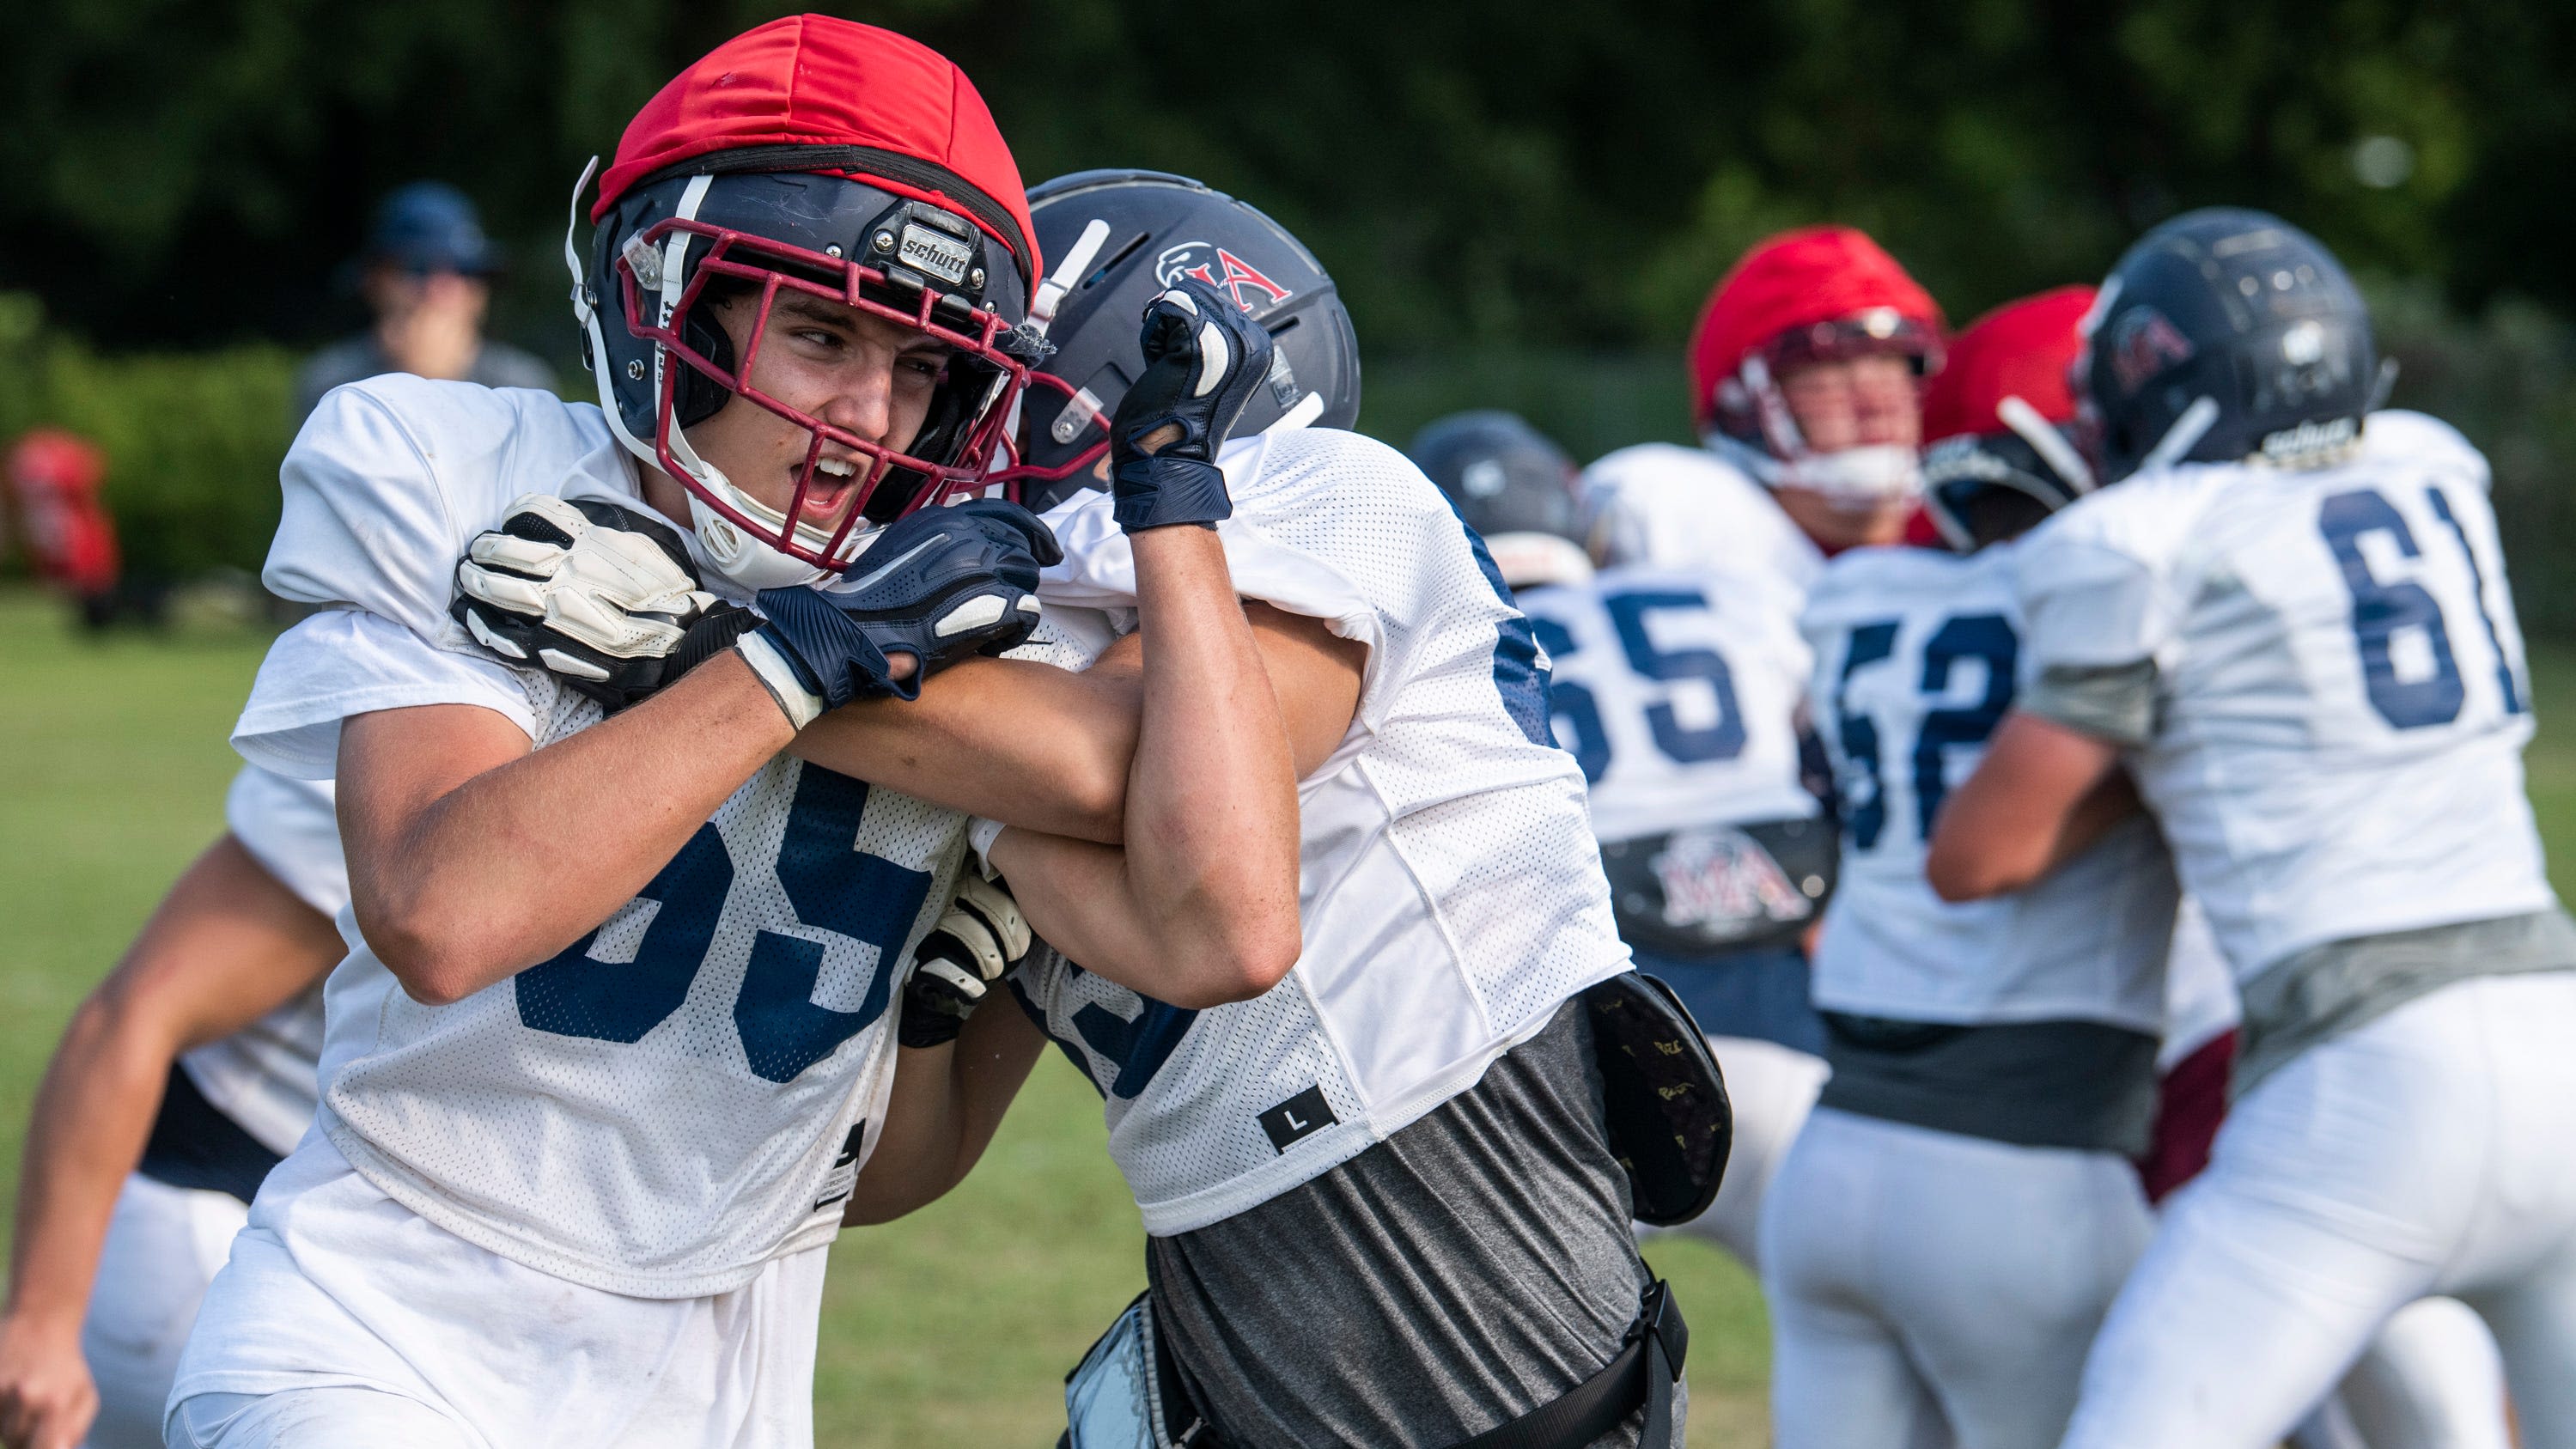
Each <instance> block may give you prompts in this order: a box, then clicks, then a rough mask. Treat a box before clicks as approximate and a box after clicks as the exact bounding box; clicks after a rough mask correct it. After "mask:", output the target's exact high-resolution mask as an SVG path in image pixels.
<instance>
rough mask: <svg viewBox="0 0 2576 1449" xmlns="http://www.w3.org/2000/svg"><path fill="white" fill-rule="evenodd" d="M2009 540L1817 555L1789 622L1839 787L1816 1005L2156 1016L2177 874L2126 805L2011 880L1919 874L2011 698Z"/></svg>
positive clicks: (2029, 1017)
mask: <svg viewBox="0 0 2576 1449" xmlns="http://www.w3.org/2000/svg"><path fill="white" fill-rule="evenodd" d="M2017 547H2018V546H2017V545H2015V544H2009V543H2005V544H1996V545H1993V546H1991V547H1988V548H1986V549H1983V550H1981V551H1979V552H1977V553H1974V554H1968V555H1960V554H1955V553H1950V552H1946V551H1936V550H1933V549H1927V548H1905V547H1899V548H1873V549H1860V550H1855V551H1854V552H1851V553H1847V554H1844V555H1842V556H1840V557H1838V558H1836V559H1834V560H1833V561H1832V562H1831V563H1829V564H1827V565H1826V566H1825V571H1824V574H1823V577H1822V578H1820V579H1819V580H1818V581H1817V584H1816V587H1815V591H1814V592H1813V593H1812V594H1810V595H1809V597H1808V602H1807V613H1806V618H1805V622H1804V628H1805V630H1806V635H1807V639H1808V642H1809V643H1811V644H1812V645H1813V646H1814V648H1815V660H1816V673H1815V683H1814V689H1813V692H1812V694H1811V695H1810V698H1811V699H1812V700H1813V701H1814V706H1815V710H1816V714H1817V720H1816V726H1817V729H1818V730H1819V732H1820V733H1822V735H1823V736H1824V740H1825V748H1826V752H1827V753H1828V755H1829V756H1830V757H1831V758H1832V760H1833V765H1834V779H1835V783H1836V786H1837V788H1838V790H1839V792H1840V794H1841V798H1842V803H1843V811H1842V813H1843V853H1842V875H1841V879H1840V881H1839V882H1838V884H1837V886H1836V893H1835V896H1834V900H1833V904H1832V906H1831V907H1830V908H1829V909H1828V910H1827V912H1826V916H1825V930H1824V936H1823V939H1822V940H1821V941H1820V942H1819V943H1818V945H1817V948H1816V957H1815V999H1816V1005H1817V1006H1818V1007H1819V1008H1821V1009H1823V1010H1826V1011H1834V1012H1847V1013H1851V1014H1854V1015H1861V1016H1876V1017H1891V1018H1896V1019H1899V1020H1904V1021H1912V1022H1953V1023H1963V1024H1964V1023H1989V1022H2015V1021H2049V1020H2079V1021H2095V1022H2103V1023H2107V1024H2110V1025H2114V1026H2121V1027H2126V1028H2128V1029H2130V1030H2132V1031H2137V1032H2142V1033H2145V1034H2147V1035H2150V1036H2153V1035H2157V1034H2159V1033H2160V1032H2161V1031H2162V1030H2163V1024H2164V1017H2165V998H2164V969H2165V960H2166V956H2167V952H2168V949H2169V943H2170V939H2171V936H2172V932H2173V923H2174V909H2175V905H2176V898H2177V894H2178V892H2177V888H2176V886H2175V883H2174V870H2173V866H2172V864H2171V861H2170V859H2169V857H2168V856H2167V855H2166V852H2165V847H2164V843H2163V841H2162V840H2161V839H2159V838H2158V836H2157V834H2156V826H2155V822H2154V821H2152V820H2150V819H2148V818H2146V817H2145V816H2144V815H2139V816H2136V817H2133V818H2131V819H2129V820H2126V821H2124V822H2122V823H2121V824H2119V825H2118V826H2116V827H2114V828H2113V829H2112V831H2111V833H2110V834H2109V835H2107V836H2105V837H2104V838H2103V839H2102V840H2101V841H2099V842H2097V843H2096V844H2095V845H2094V846H2093V847H2092V848H2091V849H2089V850H2087V851H2085V852H2084V853H2083V854H2082V855H2079V856H2077V857H2076V858H2075V859H2073V860H2071V861H2068V862H2067V863H2066V864H2065V865H2063V866H2061V867H2059V868H2058V869H2057V870H2055V871H2053V872H2051V873H2050V874H2049V875H2048V876H2046V877H2045V878H2044V879H2042V880H2040V881H2039V882H2038V883H2037V884H2035V885H2033V886H2031V887H2030V888H2029V889H2027V890H2023V891H2018V892H2015V893H2013V894H2011V895H2007V896H2001V897H1998V898H1996V899H1993V900H1986V901H1973V902H1969V903H1966V904H1963V905H1952V904H1949V903H1948V902H1945V901H1943V900H1942V899H1941V898H1940V897H1939V896H1937V895H1935V894H1933V892H1932V887H1931V885H1930V884H1929V883H1928V882H1927V881H1925V879H1924V876H1923V860H1924V854H1925V842H1926V838H1927V837H1928V835H1929V834H1930V831H1931V825H1932V820H1933V818H1934V816H1935V815H1936V814H1937V813H1938V812H1939V810H1940V808H1941V802H1942V799H1943V798H1944V797H1945V796H1946V795H1947V794H1948V793H1949V791H1950V790H1951V788H1952V787H1954V786H1956V785H1957V784H1959V783H1960V782H1961V781H1964V780H1966V779H1967V778H1968V776H1969V775H1970V773H1972V772H1973V771H1974V770H1975V769H1976V767H1977V761H1978V760H1979V759H1981V758H1983V757H1984V754H1985V743H1986V737H1987V735H1988V734H1990V733H1991V732H1992V731H1993V730H1994V728H1995V726H1996V725H1997V724H1998V723H1999V722H2001V721H2002V719H2003V717H2004V712H2005V711H2006V710H2008V709H2009V708H2011V706H2012V703H2013V697H2014V692H2015V687H2016V670H2017V668H2018V667H2019V665H2020V663H2021V660H2022V653H2023V648H2024V645H2023V642H2022V641H2023V635H2024V632H2025V631H2024V629H2023V626H2022V621H2021V617H2020V611H2019V609H2018V608H2017V607H2016V605H2015V602H2014V597H2013V583H2012V581H2013V560H2014V555H2015V552H2016V549H2017Z"/></svg>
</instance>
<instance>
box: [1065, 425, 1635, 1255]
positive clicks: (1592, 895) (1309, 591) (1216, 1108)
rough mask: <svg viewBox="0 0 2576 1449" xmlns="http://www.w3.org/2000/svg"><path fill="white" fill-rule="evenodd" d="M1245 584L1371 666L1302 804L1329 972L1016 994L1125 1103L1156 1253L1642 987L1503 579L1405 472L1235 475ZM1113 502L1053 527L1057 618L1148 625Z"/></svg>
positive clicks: (1275, 445) (1297, 444)
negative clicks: (1625, 978) (1211, 1004)
mask: <svg viewBox="0 0 2576 1449" xmlns="http://www.w3.org/2000/svg"><path fill="white" fill-rule="evenodd" d="M1224 462H1225V466H1226V472H1227V478H1228V483H1229V486H1230V487H1231V489H1232V491H1233V495H1234V503H1235V515H1234V517H1233V518H1232V519H1229V520H1228V521H1227V522H1226V523H1225V524H1224V525H1223V526H1221V527H1220V529H1219V534H1220V536H1221V537H1222V538H1223V540H1224V542H1225V546H1226V556H1227V561H1228V563H1229V565H1230V566H1231V567H1232V569H1233V572H1234V582H1235V587H1236V589H1237V590H1238V591H1239V592H1241V593H1243V594H1245V595H1248V596H1250V597H1253V598H1257V599H1261V600H1263V601H1265V602H1268V603H1271V604H1274V605H1276V606H1278V607H1280V608H1282V609H1285V610H1288V611H1290V612H1293V613H1300V614H1305V615H1307V616H1309V617H1313V618H1318V619H1322V620H1323V621H1325V623H1326V624H1327V625H1328V626H1329V627H1330V628H1332V629H1333V631H1334V632H1335V633H1337V634H1340V635H1341V636H1342V637H1345V638H1351V639H1357V640H1361V641H1363V642H1365V643H1367V644H1368V646H1369V661H1368V665H1367V672H1366V676H1365V678H1364V681H1363V685H1362V691H1361V698H1360V701H1359V706H1358V710H1357V716H1356V718H1355V719H1354V721H1353V724H1352V728H1351V730H1350V733H1349V734H1348V735H1347V736H1346V737H1345V739H1344V740H1343V742H1342V745H1341V747H1340V748H1339V749H1338V750H1337V751H1336V752H1335V753H1334V754H1333V755H1332V756H1331V758H1329V759H1328V760H1326V761H1325V762H1324V764H1323V765H1321V766H1320V767H1319V768H1318V769H1317V770H1316V771H1315V772H1314V773H1313V774H1311V775H1309V776H1308V777H1307V778H1306V779H1305V780H1303V781H1302V782H1300V786H1299V805H1300V812H1299V813H1300V829H1301V835H1302V848H1301V854H1300V869H1299V873H1298V893H1299V907H1300V911H1299V915H1300V920H1301V923H1302V927H1303V933H1304V945H1305V950H1304V953H1303V954H1302V955H1301V956H1300V958H1299V960H1298V962H1297V965H1296V967H1295V968H1294V969H1293V970H1291V971H1290V972H1289V973H1288V976H1287V978H1286V979H1285V980H1283V981H1282V982H1281V983H1280V984H1279V985H1278V986H1277V987H1275V988H1273V989H1272V990H1271V991H1270V992H1268V993H1267V994H1265V995H1263V996H1261V997H1258V998H1256V999H1254V1000H1251V1001H1244V1002H1236V1003H1232V1004H1230V1005H1226V1006H1221V1007H1217V1008H1214V1009H1212V1010H1208V1011H1198V1012H1190V1011H1183V1010H1179V1009H1177V1008H1174V1007H1171V1006H1167V1005H1164V1004H1162V1003H1159V1002H1154V1001H1151V1000H1148V999H1147V998H1145V997H1143V996H1140V995H1138V994H1137V993H1135V992H1132V991H1129V990H1127V989H1126V988H1124V987H1120V986H1117V985H1115V984H1113V983H1110V982H1107V981H1103V980H1102V979H1101V978H1099V977H1097V976H1093V975H1091V974H1089V973H1087V972H1084V971H1082V970H1081V969H1080V968H1079V967H1077V966H1073V965H1070V964H1068V963H1065V962H1062V961H1061V960H1048V961H1042V962H1040V963H1036V964H1035V965H1034V966H1033V967H1032V968H1031V969H1026V970H1023V971H1022V972H1021V973H1020V974H1019V976H1018V977H1017V978H1015V985H1016V988H1017V989H1018V990H1019V992H1020V994H1021V997H1022V999H1023V1001H1024V1002H1025V1003H1026V1004H1027V1005H1028V1007H1029V1009H1030V1011H1031V1012H1032V1014H1033V1015H1034V1016H1036V1017H1037V1019H1038V1020H1039V1021H1040V1022H1041V1023H1042V1024H1043V1025H1044V1026H1045V1028H1046V1029H1047V1031H1048V1033H1049V1034H1050V1035H1051V1036H1053V1037H1054V1038H1055V1039H1056V1040H1057V1041H1058V1042H1059V1043H1060V1044H1062V1045H1063V1046H1064V1048H1065V1050H1066V1051H1067V1053H1068V1054H1069V1055H1070V1056H1072V1057H1073V1059H1074V1060H1075V1061H1076V1063H1077V1064H1079V1065H1081V1066H1082V1067H1084V1069H1085V1070H1086V1071H1087V1072H1088V1073H1089V1074H1090V1076H1091V1077H1092V1079H1093V1081H1094V1083H1095V1084H1096V1085H1098V1086H1099V1088H1100V1089H1101V1092H1102V1095H1103V1097H1104V1098H1105V1099H1106V1110H1107V1114H1108V1120H1109V1141H1110V1151H1111V1154H1112V1155H1113V1156H1114V1157H1115V1158H1116V1159H1117V1161H1118V1164H1119V1167H1120V1169H1121V1171H1122V1172H1123V1173H1124V1174H1125V1176H1126V1178H1127V1182H1128V1186H1129V1188H1130V1189H1131V1190H1132V1191H1133V1192H1134V1193H1135V1196H1136V1202H1137V1205H1138V1207H1139V1208H1140V1209H1141V1210H1142V1212H1143V1214H1144V1220H1145V1228H1146V1231H1148V1232H1152V1233H1161V1234H1169V1233H1177V1232H1185V1231H1188V1230H1189V1229H1191V1228H1194V1227H1199V1226H1203V1225H1205V1224H1207V1223H1210V1222H1215V1221H1218V1220H1220V1219H1223V1218H1227V1217H1231V1216H1234V1215H1235V1214H1237V1213H1240V1212H1243V1211H1245V1210H1247V1209H1249V1208H1251V1207H1254V1206H1256V1205H1258V1204H1260V1203H1262V1202H1265V1201H1267V1200H1268V1199H1269V1198H1271V1197H1273V1196H1275V1195H1276V1194H1278V1193H1280V1192H1284V1191H1286V1190H1287V1189H1289V1188H1291V1187H1294V1186H1296V1185H1298V1184H1299V1183H1302V1182H1305V1181H1308V1180H1310V1179H1312V1178H1313V1177H1315V1176H1316V1175H1317V1174H1319V1173H1322V1172H1324V1171H1327V1170H1329V1169H1331V1168H1332V1167H1334V1166H1335V1165H1337V1164H1339V1163H1342V1162H1345V1161H1348V1160H1349V1159H1350V1158H1351V1157H1352V1156H1354V1155H1356V1154H1357V1153H1359V1152H1361V1151H1363V1150H1365V1149H1366V1148H1367V1147H1368V1146H1370V1145H1371V1144H1372V1143H1375V1142H1378V1141H1380V1140H1383V1139H1384V1138H1385V1137H1386V1136H1387V1135H1388V1134H1390V1133H1393V1132H1395V1131H1397V1130H1398V1129H1400V1128H1402V1127H1404V1126H1405V1125H1406V1124H1408V1123H1410V1122H1412V1121H1414V1120H1416V1119H1418V1118H1419V1117H1421V1116H1422V1115H1423V1114H1424V1113H1426V1112H1429V1111H1430V1110H1431V1109H1433V1108H1434V1107H1437V1106H1438V1105H1439V1104H1440V1103H1442V1102H1444V1101H1446V1100H1448V1099H1449V1098H1450V1097H1451V1096H1453V1095H1455V1094H1456V1093H1457V1092H1459V1091H1461V1090H1464V1089H1465V1088H1467V1087H1469V1086H1471V1085H1473V1084H1474V1083H1475V1082H1476V1081H1477V1079H1478V1078H1479V1077H1480V1076H1481V1075H1482V1073H1483V1072H1484V1069H1485V1067H1486V1066H1487V1064H1489V1063H1490V1062H1491V1061H1492V1060H1493V1059H1494V1058H1495V1057H1496V1056H1498V1055H1500V1054H1501V1053H1502V1052H1504V1051H1506V1050H1508V1049H1509V1048H1510V1047H1511V1046H1512V1045H1514V1044H1516V1043H1518V1042H1519V1041H1521V1040H1524V1039H1526V1038H1527V1037H1528V1036H1529V1035H1530V1034H1531V1033H1533V1032H1535V1031H1536V1030H1538V1028H1540V1027H1541V1026H1543V1025H1545V1024H1546V1022H1547V1021H1548V1019H1549V1018H1550V1017H1551V1016H1552V1015H1553V1013H1554V1012H1555V1010H1556V1008H1557V1007H1558V1006H1559V1005H1560V1004H1561V1003H1562V1002H1564V1001H1565V1000H1566V998H1567V997H1569V996H1571V995H1572V994H1573V993H1575V992H1577V991H1579V990H1581V989H1582V988H1584V987H1586V986H1589V985H1591V984H1592V983H1594V982H1596V981H1599V980H1601V979H1603V978H1605V977H1608V976H1610V975H1613V974H1616V973H1617V972H1619V971H1621V970H1624V969H1626V967H1627V964H1628V954H1627V950H1626V948H1625V947H1624V946H1622V945H1621V944H1620V942H1619V938H1618V932H1617V929H1616V927H1615V925H1614V923H1613V921H1612V919H1611V913H1610V899H1609V888H1608V884H1607V882H1606V881H1605V880H1604V879H1603V877H1602V873H1601V865H1600V859H1599V853H1598V851H1597V849H1596V848H1595V846H1594V844H1593V841H1592V837H1591V833H1590V831H1589V829H1588V828H1587V825H1586V822H1585V816H1584V801H1583V782H1582V776H1581V773H1580V771H1579V770H1578V769H1577V767H1576V766H1575V763H1574V760H1573V758H1572V757H1571V756H1569V755H1568V754H1566V753H1565V752H1564V751H1563V750H1560V749H1558V748H1556V746H1555V745H1554V743H1553V742H1552V741H1551V740H1550V738H1549V736H1548V721H1547V702H1546V687H1547V676H1546V670H1545V666H1544V664H1543V662H1542V655H1541V654H1540V651H1539V649H1538V646H1537V643H1536V640H1535V638H1534V637H1533V634H1532V631H1531V629H1530V626H1529V623H1528V621H1527V620H1526V619H1524V618H1523V617H1522V616H1521V614H1520V613H1519V611H1518V610H1516V609H1515V608H1514V607H1513V606H1512V604H1511V603H1510V596H1509V593H1508V591H1507V590H1505V589H1504V588H1503V586H1502V584H1501V581H1500V577H1499V575H1498V574H1497V573H1496V572H1495V570H1494V568H1493V566H1492V563H1491V561H1490V559H1488V558H1486V557H1485V556H1484V554H1483V550H1482V547H1481V545H1480V544H1479V542H1478V541H1477V540H1476V539H1475V537H1474V535H1472V534H1470V533H1469V532H1468V531H1467V529H1466V527H1465V526H1464V525H1463V524H1461V523H1460V522H1459V521H1458V518H1457V515H1456V514H1455V513H1454V512H1453V511H1452V510H1451V509H1450V508H1449V506H1448V504H1447V503H1446V502H1445V501H1444V500H1443V499H1442V498H1441V496H1440V494H1439V492H1438V490H1437V489H1435V488H1433V487H1432V486H1431V484H1430V482H1429V480H1427V479H1425V478H1424V477H1423V476H1422V475H1421V473H1420V472H1419V471H1417V470H1416V469H1415V468H1414V467H1413V466H1412V465H1411V464H1410V463H1408V462H1406V461H1405V459H1404V458H1403V457H1402V455H1400V454H1398V453H1396V452H1395V451H1394V450H1392V449H1390V448H1387V447H1385V446H1384V445H1382V444H1379V443H1376V442H1372V441H1370V440H1368V439H1366V438H1362V437H1360V436H1358V435H1356V434H1352V433H1345V432H1340V431H1337V430H1332V429H1322V428H1309V429H1305V430H1302V431H1299V432H1292V433H1287V434H1282V435H1277V436H1271V437H1265V438H1260V439H1252V440H1246V441H1245V442H1243V443H1239V444H1237V445H1235V446H1234V447H1233V448H1231V449H1229V450H1228V452H1227V454H1226V455H1225V459H1224ZM1108 513H1109V501H1108V499H1107V498H1106V497H1105V496H1104V495H1097V494H1094V495H1089V496H1088V497H1085V498H1081V499H1077V500H1076V501H1075V502H1074V503H1073V504H1071V505H1069V507H1068V508H1067V509H1066V510H1063V511H1061V512H1059V513H1058V514H1057V515H1054V517H1055V520H1056V521H1057V522H1058V524H1059V528H1060V532H1061V534H1062V536H1063V537H1064V538H1065V539H1066V541H1067V544H1068V547H1069V550H1070V552H1071V553H1072V555H1073V557H1072V558H1071V559H1069V560H1068V562H1067V564H1066V565H1064V566H1063V567H1061V568H1059V569H1057V570H1054V571H1052V572H1051V574H1050V576H1049V582H1048V585H1047V587H1046V589H1045V590H1043V591H1042V592H1043V594H1044V596H1045V597H1046V599H1047V602H1048V604H1049V605H1050V607H1054V606H1056V605H1059V604H1080V605H1083V606H1085V607H1091V608H1109V609H1113V610H1115V609H1131V610H1132V608H1133V605H1134V596H1133V588H1134V584H1133V560H1132V555H1131V554H1129V553H1128V552H1127V551H1126V550H1125V549H1124V547H1123V540H1119V539H1111V538H1108V537H1107V533H1108V531H1109V530H1111V529H1112V528H1114V525H1111V524H1107V523H1105V522H1104V521H1103V520H1105V519H1106V517H1107V515H1108Z"/></svg>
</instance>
